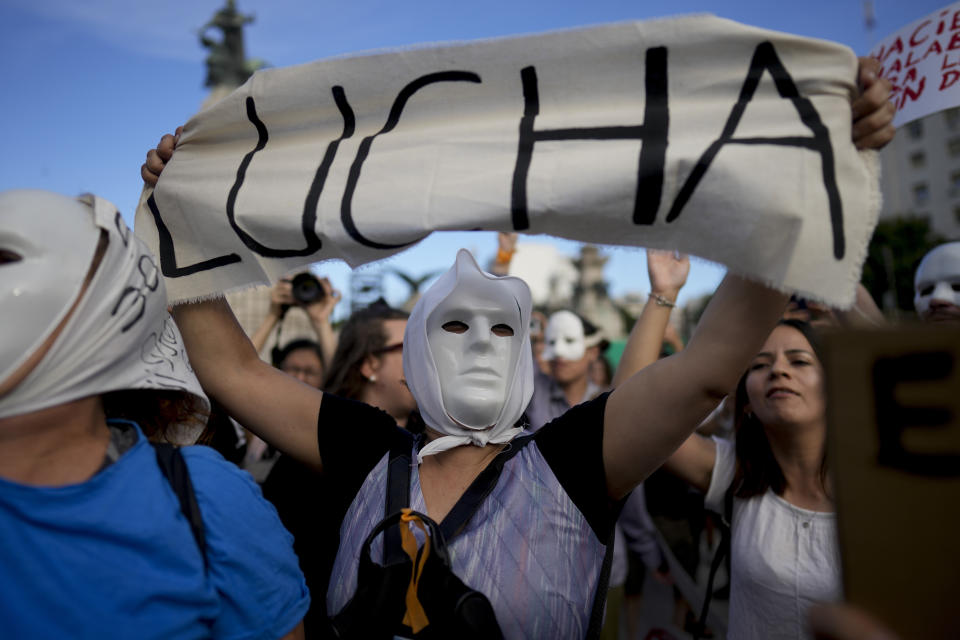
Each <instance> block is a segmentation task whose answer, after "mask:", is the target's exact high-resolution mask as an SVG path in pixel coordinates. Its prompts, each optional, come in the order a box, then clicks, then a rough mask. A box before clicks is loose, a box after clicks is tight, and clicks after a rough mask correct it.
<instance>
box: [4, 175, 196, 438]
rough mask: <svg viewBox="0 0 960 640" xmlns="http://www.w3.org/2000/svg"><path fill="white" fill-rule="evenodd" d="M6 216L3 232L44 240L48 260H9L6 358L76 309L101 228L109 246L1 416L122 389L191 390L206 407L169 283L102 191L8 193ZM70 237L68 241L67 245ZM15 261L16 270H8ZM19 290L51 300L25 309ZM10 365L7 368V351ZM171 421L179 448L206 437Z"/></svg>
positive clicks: (41, 337)
mask: <svg viewBox="0 0 960 640" xmlns="http://www.w3.org/2000/svg"><path fill="white" fill-rule="evenodd" d="M24 212H26V214H27V215H24ZM0 219H2V220H3V228H4V229H12V230H13V231H4V232H3V233H4V234H5V237H17V238H21V243H20V244H19V245H16V246H18V247H24V248H25V247H27V246H28V241H29V240H30V239H32V238H37V239H39V240H40V241H39V242H37V246H38V247H39V246H42V252H39V253H38V255H42V256H43V257H42V258H38V259H37V262H36V263H35V264H36V266H37V269H36V271H33V272H31V271H29V270H28V269H22V268H20V267H22V266H23V264H22V262H27V261H26V260H24V261H22V262H15V263H10V264H5V265H0V273H2V274H3V277H2V279H0V280H2V282H3V283H4V285H3V286H4V288H3V289H2V290H0V317H2V318H3V321H4V322H3V327H4V333H3V335H2V337H0V344H3V347H2V349H3V353H4V354H7V353H11V352H12V353H16V355H17V356H18V357H22V359H25V358H26V357H28V356H29V355H31V354H33V353H35V352H36V348H35V347H31V348H28V349H25V348H24V345H25V344H26V342H27V341H33V342H34V343H38V341H39V342H42V341H43V340H44V339H46V337H48V336H49V335H50V333H51V332H52V330H53V329H54V328H56V327H57V325H58V324H59V323H60V320H62V319H63V317H64V316H65V315H66V313H67V311H69V310H70V308H71V307H72V306H73V303H74V301H75V298H76V297H77V294H78V293H79V291H80V289H81V288H82V285H83V281H84V279H85V277H86V275H87V273H88V272H89V271H90V267H91V265H92V263H93V257H94V253H95V251H96V247H97V244H98V242H99V238H100V235H101V232H104V233H105V234H106V236H107V246H106V250H105V252H104V254H103V257H102V258H101V260H100V264H99V266H98V267H97V269H96V271H95V272H94V274H93V277H92V278H91V280H90V283H89V284H88V285H87V289H86V291H85V293H84V295H83V297H82V298H81V299H80V300H79V301H78V302H77V303H76V307H74V308H73V312H72V314H71V315H70V317H69V319H67V321H66V322H65V323H64V325H63V328H62V329H61V330H60V333H59V335H58V336H57V338H56V339H55V340H54V341H53V344H52V345H51V346H50V348H49V350H48V351H47V352H46V354H45V355H44V356H43V357H42V358H41V359H40V361H39V362H38V363H37V364H36V366H34V367H33V368H32V369H31V370H30V372H29V373H27V374H26V376H25V377H24V378H23V380H22V381H20V382H19V383H18V384H17V385H16V386H15V387H14V388H13V389H12V390H11V391H10V392H9V393H7V394H5V395H4V396H3V397H0V417H8V416H15V415H21V414H25V413H30V412H33V411H38V410H40V409H44V408H47V407H53V406H57V405H60V404H63V403H66V402H70V401H72V400H76V399H77V398H85V397H88V396H95V395H100V394H103V393H106V392H109V391H119V390H123V389H161V390H170V391H186V392H188V393H190V394H192V395H194V396H196V397H197V398H199V399H200V400H201V402H202V403H203V404H207V399H206V396H205V395H204V394H203V391H201V390H200V384H199V382H198V381H197V378H196V376H195V375H194V373H193V370H192V369H191V368H190V364H189V362H188V361H187V357H186V349H185V348H184V346H183V341H182V340H181V338H180V332H179V331H178V330H177V326H176V324H174V322H173V319H172V318H171V317H170V314H169V313H167V309H166V307H167V294H166V289H165V288H164V282H163V277H161V275H160V272H159V270H158V269H157V265H156V262H155V260H154V258H153V255H152V254H151V253H150V251H149V249H147V246H146V245H145V244H144V243H143V242H141V241H140V240H139V239H138V238H137V237H136V236H135V235H133V233H131V231H130V229H128V228H127V225H126V223H124V221H123V218H122V217H121V216H120V214H119V213H118V212H117V210H116V208H115V207H114V206H113V205H111V204H110V203H109V202H107V201H106V200H103V199H101V198H96V197H94V196H84V197H83V198H81V199H80V200H75V199H73V198H67V197H65V196H61V195H57V194H52V193H45V192H39V191H14V192H8V193H3V194H0ZM14 231H15V235H14ZM64 237H67V238H69V242H64V241H63V238H64ZM10 246H14V245H13V243H12V242H11V243H10V244H6V243H5V244H4V246H3V248H5V249H7V248H8V247H10ZM8 250H10V249H8ZM22 250H24V251H25V249H22ZM38 251H39V250H38ZM7 267H14V269H16V271H13V270H12V271H9V272H8V271H7V270H6V269H7ZM8 274H9V277H8ZM73 278H77V279H78V280H79V283H78V284H76V285H72V284H71V286H69V287H66V286H62V282H61V281H62V279H68V280H70V281H71V282H74V280H73ZM17 286H22V287H27V286H29V287H31V291H34V292H35V293H36V297H37V299H41V300H43V301H44V302H43V305H40V304H39V303H37V304H28V305H26V306H25V307H23V306H21V305H20V304H19V299H20V298H21V297H22V295H21V296H16V295H14V294H13V293H12V291H13V289H15V288H16V287H17ZM28 314H31V315H28ZM32 314H37V315H32ZM41 314H45V315H41ZM24 325H37V326H39V327H43V329H42V330H34V329H31V328H29V327H24ZM22 327H23V331H24V333H21V332H20V331H21V328H22ZM20 340H23V341H24V342H20ZM24 352H26V355H22V354H23V353H24ZM21 361H22V360H21ZM3 364H4V365H6V364H7V360H6V357H5V358H4V360H3ZM4 370H7V367H6V366H4ZM169 427H170V426H169V425H168V433H167V434H166V435H167V436H172V437H173V439H174V440H175V441H176V442H177V443H178V444H192V442H193V440H195V439H196V436H197V435H198V433H197V432H196V431H191V430H190V429H192V428H193V425H188V426H184V425H180V427H183V428H174V429H173V431H172V432H171V431H170V430H169ZM200 428H202V425H201V426H200Z"/></svg>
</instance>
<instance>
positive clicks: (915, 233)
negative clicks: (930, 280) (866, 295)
mask: <svg viewBox="0 0 960 640" xmlns="http://www.w3.org/2000/svg"><path fill="white" fill-rule="evenodd" d="M945 241H946V239H945V238H943V237H942V236H940V235H938V234H936V233H934V232H933V231H932V230H931V229H930V221H929V220H928V219H927V218H890V219H887V220H882V221H880V223H879V224H878V225H877V229H876V231H874V232H873V239H872V240H871V241H870V248H869V250H868V253H867V261H866V263H864V265H863V285H864V286H865V287H866V288H867V290H868V291H869V292H870V295H872V296H873V299H874V300H876V301H877V302H878V303H879V304H880V306H881V307H882V308H883V309H884V310H885V311H890V310H892V309H894V308H898V309H900V310H903V311H913V274H914V272H915V271H916V270H917V265H918V264H920V260H921V259H922V258H923V256H924V255H926V253H927V252H928V251H930V249H932V248H933V247H935V246H937V245H938V244H940V243H942V242H945Z"/></svg>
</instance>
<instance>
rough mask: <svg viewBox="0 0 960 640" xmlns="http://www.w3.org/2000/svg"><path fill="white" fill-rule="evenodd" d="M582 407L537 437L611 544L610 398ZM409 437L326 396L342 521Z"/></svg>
mask: <svg viewBox="0 0 960 640" xmlns="http://www.w3.org/2000/svg"><path fill="white" fill-rule="evenodd" d="M608 395H609V394H602V395H600V396H598V397H597V398H595V399H593V400H591V401H589V402H585V403H583V404H581V405H578V406H576V407H574V408H572V409H570V410H569V411H567V412H566V413H565V414H563V415H562V416H560V417H559V418H557V419H556V420H554V421H552V422H550V423H548V424H547V425H546V426H544V427H543V428H541V429H540V430H538V431H537V432H536V434H535V435H534V442H533V445H534V446H536V447H538V448H539V449H540V453H541V454H542V455H543V457H544V459H545V460H546V461H547V464H549V465H550V469H551V470H552V471H553V473H554V475H556V477H557V480H558V481H559V482H560V486H562V487H563V489H564V491H566V493H567V495H568V496H570V499H571V500H573V503H574V504H575V505H576V506H577V508H578V509H579V510H580V512H581V513H582V514H583V516H584V517H585V518H586V520H587V522H588V523H589V524H590V527H591V528H592V529H593V531H594V533H596V534H597V537H598V538H599V539H601V540H607V539H608V538H609V536H610V533H611V532H612V531H613V527H614V525H615V524H616V521H617V517H618V516H619V513H620V503H619V502H614V501H612V500H610V498H609V497H608V496H607V479H606V473H605V472H604V468H603V412H604V409H605V407H606V402H607V396H608ZM397 438H401V439H403V440H405V439H406V438H407V436H406V434H404V433H403V431H402V430H401V429H400V427H398V426H397V425H396V422H394V420H393V418H391V417H390V416H389V415H388V414H386V413H385V412H383V411H381V410H380V409H376V408H374V407H371V406H369V405H366V404H364V403H362V402H356V401H353V400H345V399H343V398H339V397H337V396H332V395H329V394H324V396H323V404H322V405H321V407H320V415H319V421H318V428H317V440H318V442H319V445H320V459H321V460H323V470H324V475H325V476H327V478H328V479H330V480H331V483H332V484H333V485H335V486H336V491H337V492H338V493H339V494H340V495H339V499H338V501H337V502H338V504H341V505H343V512H342V513H340V514H339V518H338V522H339V520H342V518H343V516H344V515H345V514H346V510H347V508H349V506H350V503H351V502H353V500H354V498H355V497H356V496H357V493H358V492H359V491H360V487H361V486H362V485H363V482H364V480H365V479H366V477H367V474H369V473H370V471H371V470H373V468H374V467H375V466H376V464H377V463H378V462H379V461H380V459H381V458H383V456H384V454H386V453H387V451H389V450H390V448H391V446H392V445H393V444H394V443H395V442H396V439H397Z"/></svg>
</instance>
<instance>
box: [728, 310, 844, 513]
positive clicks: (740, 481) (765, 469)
mask: <svg viewBox="0 0 960 640" xmlns="http://www.w3.org/2000/svg"><path fill="white" fill-rule="evenodd" d="M777 326H778V327H781V326H782V327H791V328H793V329H796V330H797V331H799V332H800V333H801V334H803V337H804V338H806V339H807V342H809V343H810V346H811V347H812V348H813V353H814V355H815V356H816V357H817V359H818V360H820V361H821V362H822V358H821V351H820V341H819V339H818V338H817V335H816V333H815V332H814V330H813V328H812V327H811V326H810V325H809V324H808V323H806V322H804V321H802V320H793V319H787V320H781V321H780V322H778V323H777ZM748 374H749V369H748V370H747V371H746V372H745V373H744V374H743V376H742V377H741V378H740V382H739V383H738V384H737V394H736V401H735V403H734V430H735V432H736V434H737V440H736V452H737V471H736V474H735V475H734V480H733V487H734V495H735V496H737V497H738V498H752V497H753V496H758V495H763V494H764V493H766V491H767V489H772V490H773V492H774V493H776V494H777V495H778V496H781V495H783V492H784V491H785V490H786V488H787V479H786V478H785V477H784V476H783V470H782V469H781V468H780V465H779V463H777V459H776V457H774V455H773V450H772V449H771V448H770V442H769V441H768V440H767V434H766V433H765V432H764V430H763V424H761V422H760V421H759V420H758V419H757V418H756V416H754V415H753V414H748V413H747V412H746V406H747V404H749V402H750V400H749V398H748V397H747V375H748ZM820 484H821V486H822V487H823V489H824V491H826V489H827V451H826V448H824V451H823V457H822V458H821V460H820Z"/></svg>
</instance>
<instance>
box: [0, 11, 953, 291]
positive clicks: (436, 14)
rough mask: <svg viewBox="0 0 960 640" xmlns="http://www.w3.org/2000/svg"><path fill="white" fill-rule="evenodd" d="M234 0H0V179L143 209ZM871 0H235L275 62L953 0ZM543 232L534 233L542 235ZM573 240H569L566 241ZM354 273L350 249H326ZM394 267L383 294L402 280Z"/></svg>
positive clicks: (867, 37)
mask: <svg viewBox="0 0 960 640" xmlns="http://www.w3.org/2000/svg"><path fill="white" fill-rule="evenodd" d="M223 4H225V2H224V1H223V0H189V1H188V0H167V1H166V2H151V3H147V2H137V1H136V0H134V1H130V0H84V1H82V2H77V1H76V0H3V2H2V3H0V60H2V61H3V62H4V70H5V77H4V85H5V86H4V89H3V91H2V92H0V118H2V122H3V123H4V127H3V141H4V149H3V153H2V154H0V190H2V189H10V188H41V189H49V190H52V191H57V192H60V193H64V194H77V193H81V192H84V191H90V192H93V193H96V194H98V195H101V196H103V197H105V198H107V199H109V200H111V201H112V202H114V203H115V204H116V205H117V206H118V207H119V208H120V209H121V211H122V212H123V213H124V214H125V217H126V218H127V220H128V222H130V223H131V224H132V219H133V218H132V216H133V211H134V208H135V206H136V203H137V199H138V197H139V193H140V188H141V181H140V178H139V167H140V164H141V163H142V162H143V157H144V153H145V152H146V150H147V149H148V148H150V147H152V146H153V145H155V143H156V141H157V140H158V139H159V137H160V135H162V134H163V133H164V132H167V131H172V130H173V128H174V127H176V126H177V125H178V124H180V123H182V122H184V121H186V120H187V118H189V117H190V116H191V115H192V114H193V113H195V112H196V111H197V110H198V109H199V106H200V103H201V102H202V101H203V99H204V97H205V96H206V93H207V90H206V89H205V88H204V86H203V80H204V73H205V68H204V64H203V60H204V57H205V55H206V51H205V50H204V49H203V48H202V47H201V46H200V44H199V42H198V37H197V32H198V30H199V29H200V27H202V26H203V25H204V24H205V23H206V22H207V20H208V19H209V18H210V17H211V16H212V15H213V13H214V12H215V11H216V10H217V9H218V8H219V7H221V6H222V5H223ZM863 4H864V3H863V0H811V1H807V2H795V3H791V2H784V1H775V0H765V1H760V0H749V1H748V0H744V1H740V2H704V1H693V0H686V1H685V0H674V1H672V2H663V1H657V2H651V1H647V2H641V1H634V2H626V1H617V0H593V1H592V2H584V1H583V0H579V1H576V2H575V1H568V0H555V1H554V2H551V3H545V2H544V3H534V2H516V1H513V2H504V1H502V0H486V1H485V2H475V3H470V2H449V1H447V2H438V1H434V0H430V1H418V0H408V1H407V2H395V1H391V2H387V1H384V0H352V1H350V2H337V3H331V2H323V1H318V0H314V1H312V2H311V1H307V0H269V1H266V0H238V8H239V10H240V11H241V12H243V13H252V14H254V15H255V17H256V21H255V22H254V23H253V24H252V25H249V26H248V27H247V29H246V46H247V54H248V55H249V56H250V57H256V58H262V59H264V60H266V61H267V62H269V63H270V64H271V65H273V66H285V65H291V64H297V63H302V62H308V61H311V60H316V59H319V58H325V57H329V56H333V55H341V54H348V53H351V52H358V51H363V50H369V49H382V48H390V47H397V46H403V45H410V44H416V43H424V42H439V41H450V40H471V39H476V38H485V37H492V36H501V35H510V34H521V33H532V32H539V31H545V30H550V29H557V28H563V27H572V26H581V25H587V24H597V23H603V22H611V21H618V20H633V19H645V18H652V17H660V16H666V15H675V14H682V13H696V12H709V13H714V14H716V15H719V16H722V17H725V18H730V19H733V20H737V21H739V22H743V23H747V24H752V25H755V26H759V27H764V28H768V29H775V30H778V31H786V32H790V33H795V34H799V35H804V36H810V37H817V38H824V39H828V40H834V41H837V42H841V43H843V44H845V45H847V46H849V47H851V48H852V49H854V50H855V51H856V52H857V53H858V54H861V55H862V54H864V53H865V52H867V51H868V50H869V48H870V46H871V45H872V44H873V43H874V42H875V41H876V40H879V39H881V38H883V37H884V36H886V35H888V34H889V33H891V32H893V31H895V30H897V29H898V28H900V27H901V26H903V25H905V24H907V23H909V22H912V21H914V20H916V19H918V18H920V17H922V16H924V15H926V14H928V13H931V12H933V11H934V10H936V9H938V8H940V7H941V6H944V5H945V4H947V3H945V2H943V1H942V0H912V1H910V2H907V1H905V0H874V2H873V5H874V13H875V16H876V25H875V27H874V30H873V34H872V35H871V34H870V33H868V32H867V30H866V28H865V26H864V20H863ZM540 240H541V239H539V238H538V239H537V241H540ZM557 244H558V245H559V246H560V247H561V249H562V250H563V251H564V252H565V253H568V254H571V255H573V254H574V253H575V252H576V246H577V245H575V244H574V243H571V242H567V241H557ZM461 245H462V246H466V247H468V248H471V249H473V250H474V252H475V253H476V254H477V255H478V257H479V258H480V259H481V261H485V260H488V259H489V258H490V256H492V255H493V253H494V252H495V250H496V245H495V238H494V237H493V235H491V234H487V233H475V234H434V236H433V237H431V238H429V239H427V240H426V241H424V242H423V243H421V245H419V246H418V247H415V248H413V249H411V250H409V251H408V252H406V253H404V254H401V255H400V256H398V257H396V258H393V259H392V260H391V261H390V264H389V265H388V266H389V267H391V268H397V269H401V270H403V271H406V272H408V273H411V274H421V273H426V272H428V271H432V270H436V269H442V268H445V267H446V266H449V264H450V263H452V260H453V255H454V251H455V247H456V246H461ZM608 253H609V255H611V260H610V262H609V263H608V268H607V274H608V278H609V279H610V281H611V291H612V293H613V294H614V295H622V294H623V293H626V292H628V291H640V292H646V291H647V290H648V288H649V285H648V283H647V277H646V268H645V262H644V258H643V253H642V251H636V250H629V249H610V250H609V251H608ZM320 271H321V272H323V273H326V274H329V275H331V277H332V278H333V279H334V282H335V284H336V285H337V286H338V287H341V288H345V287H346V282H347V273H348V269H347V268H346V266H345V265H342V264H341V265H335V264H332V265H323V266H321V267H320ZM721 276H722V269H721V268H719V267H717V266H715V265H709V264H706V263H703V262H695V265H694V268H693V272H692V274H691V278H690V282H689V283H688V286H687V289H686V292H685V294H684V298H682V299H681V300H683V299H685V298H688V297H692V296H695V295H700V294H703V293H706V292H708V291H710V290H712V289H713V288H714V287H715V286H716V284H717V282H719V279H720V277H721ZM394 280H396V278H394V277H392V276H387V277H386V279H385V282H386V283H387V284H388V297H389V298H390V299H391V302H394V303H399V302H400V301H401V300H402V298H403V294H404V287H403V286H402V285H401V284H400V283H399V281H396V282H394Z"/></svg>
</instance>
